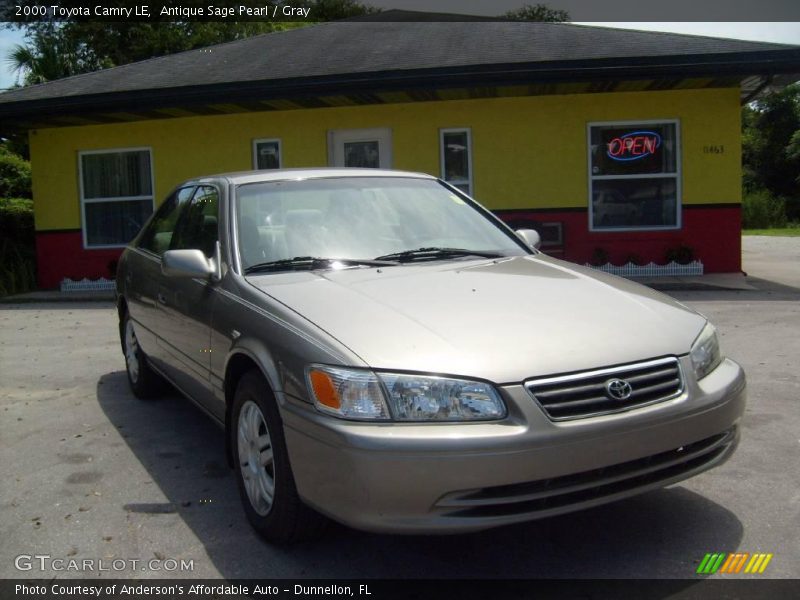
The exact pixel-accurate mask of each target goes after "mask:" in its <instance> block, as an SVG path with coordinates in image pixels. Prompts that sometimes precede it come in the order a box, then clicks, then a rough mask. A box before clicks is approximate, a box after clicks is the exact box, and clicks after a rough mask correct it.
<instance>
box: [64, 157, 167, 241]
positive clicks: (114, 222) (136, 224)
mask: <svg viewBox="0 0 800 600" xmlns="http://www.w3.org/2000/svg"><path fill="white" fill-rule="evenodd" d="M78 165H79V171H80V194H81V218H82V224H83V245H84V247H85V248H114V247H119V246H124V245H125V244H127V243H128V242H130V241H131V240H132V239H133V238H134V237H135V236H136V234H137V233H138V232H139V230H140V229H141V228H142V226H143V225H144V223H145V221H147V218H148V217H149V216H150V215H151V214H152V212H153V167H152V161H151V155H150V149H149V148H126V149H120V150H101V151H91V152H80V153H79V155H78Z"/></svg>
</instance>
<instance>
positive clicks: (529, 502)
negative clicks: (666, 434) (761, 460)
mask: <svg viewBox="0 0 800 600" xmlns="http://www.w3.org/2000/svg"><path fill="white" fill-rule="evenodd" d="M737 441H738V432H737V430H736V428H733V429H729V430H728V431H725V432H723V433H720V434H718V435H714V436H712V437H709V438H706V439H704V440H700V441H699V442H694V443H692V444H688V445H686V446H681V447H679V448H675V449H673V450H669V451H667V452H661V453H659V454H654V455H652V456H646V457H644V458H640V459H637V460H632V461H628V462H624V463H619V464H616V465H611V466H608V467H603V468H600V469H594V470H592V471H583V472H581V473H574V474H572V475H565V476H562V477H554V478H552V479H542V480H539V481H528V482H525V483H515V484H511V485H501V486H495V487H488V488H482V489H478V490H468V491H462V492H453V493H451V494H447V495H446V496H444V497H443V498H441V499H440V500H439V501H438V502H437V503H436V507H437V508H439V509H443V510H444V515H445V516H450V517H500V516H509V515H526V516H531V517H534V516H550V515H554V514H560V513H565V512H569V511H571V510H577V509H579V508H581V505H584V506H585V505H591V504H597V503H598V502H599V501H610V500H613V499H615V498H620V497H624V496H627V495H631V494H633V493H638V492H641V491H646V490H648V489H654V488H658V487H663V486H666V485H669V484H671V483H675V482H677V481H680V480H682V479H685V478H687V477H690V476H692V475H695V474H697V473H700V472H701V471H705V470H706V469H710V468H711V467H714V466H716V465H718V464H720V463H722V462H723V461H724V460H725V459H727V458H728V456H730V455H731V453H732V452H733V450H734V449H735V448H736V443H737Z"/></svg>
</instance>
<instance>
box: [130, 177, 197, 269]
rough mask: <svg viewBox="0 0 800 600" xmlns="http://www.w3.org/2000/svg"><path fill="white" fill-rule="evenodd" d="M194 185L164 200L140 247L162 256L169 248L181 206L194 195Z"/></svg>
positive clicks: (143, 236)
mask: <svg viewBox="0 0 800 600" xmlns="http://www.w3.org/2000/svg"><path fill="white" fill-rule="evenodd" d="M193 192H194V188H193V187H188V188H181V189H180V190H178V191H177V192H175V193H174V194H172V195H171V196H170V197H169V198H167V199H166V200H165V201H164V204H162V205H161V207H160V208H159V209H158V211H157V212H156V216H155V217H153V220H152V221H150V224H149V225H148V226H147V230H146V231H145V232H144V234H143V235H142V239H141V241H140V242H139V247H140V248H144V249H145V250H149V251H150V252H153V253H154V254H158V255H159V256H161V255H162V254H164V252H165V251H166V250H169V247H170V243H171V242H172V234H173V232H174V231H175V224H176V223H177V221H178V216H179V215H180V212H181V208H183V206H184V205H185V204H186V202H187V200H189V198H191V197H192V193H193Z"/></svg>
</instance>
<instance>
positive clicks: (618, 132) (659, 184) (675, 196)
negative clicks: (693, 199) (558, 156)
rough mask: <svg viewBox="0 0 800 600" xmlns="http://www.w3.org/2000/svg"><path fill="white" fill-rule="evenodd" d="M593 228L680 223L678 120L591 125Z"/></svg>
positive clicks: (671, 226)
mask: <svg viewBox="0 0 800 600" xmlns="http://www.w3.org/2000/svg"><path fill="white" fill-rule="evenodd" d="M588 135H589V224H590V229H591V230H593V231H606V230H630V229H645V230H646V229H677V228H679V227H680V205H681V189H680V185H681V184H680V164H681V163H680V131H679V128H678V122H677V121H674V120H672V121H668V120H664V121H630V122H615V123H590V124H589V133H588Z"/></svg>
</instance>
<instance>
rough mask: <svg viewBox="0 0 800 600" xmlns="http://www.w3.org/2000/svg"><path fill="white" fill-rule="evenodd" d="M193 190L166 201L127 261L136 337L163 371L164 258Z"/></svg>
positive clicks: (178, 192)
mask: <svg viewBox="0 0 800 600" xmlns="http://www.w3.org/2000/svg"><path fill="white" fill-rule="evenodd" d="M194 190H195V188H194V186H189V187H184V188H180V189H177V190H175V191H174V192H173V193H172V194H170V195H169V197H168V198H167V199H166V200H164V202H163V203H162V204H161V206H160V207H159V208H158V210H157V211H156V214H155V216H154V217H153V219H152V220H151V221H150V222H149V223H148V225H147V227H146V228H145V230H144V231H143V232H142V234H141V235H140V236H139V239H138V240H137V242H136V245H135V248H134V250H133V251H132V252H130V253H129V255H128V257H127V261H128V265H127V268H126V270H125V290H126V299H127V301H128V310H129V312H130V315H131V318H132V319H133V321H134V327H135V328H136V337H137V338H138V341H139V344H140V345H141V347H142V350H143V351H144V353H145V354H146V355H147V356H148V358H150V359H151V360H153V361H154V362H155V363H156V367H158V368H162V369H163V366H164V365H163V356H162V354H161V353H160V350H161V346H160V345H159V344H158V341H157V338H158V335H159V328H160V323H159V314H158V312H159V311H158V299H157V298H158V293H159V291H160V290H161V288H162V286H163V281H162V278H163V277H164V275H162V273H161V256H162V255H163V254H164V252H165V251H166V250H167V249H168V248H169V245H170V242H171V240H172V235H173V232H174V230H175V225H176V223H177V222H178V217H179V215H180V213H181V210H182V209H183V208H184V207H185V206H186V205H187V203H188V201H189V200H190V199H191V197H192V195H193V194H194Z"/></svg>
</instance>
